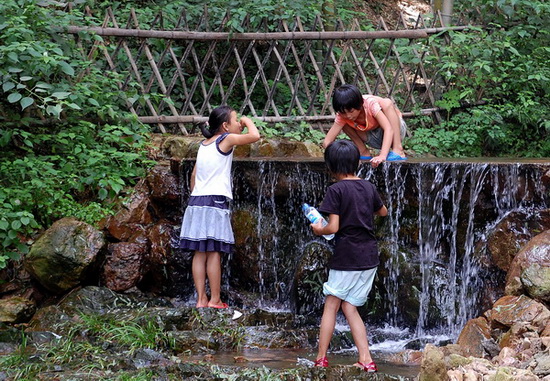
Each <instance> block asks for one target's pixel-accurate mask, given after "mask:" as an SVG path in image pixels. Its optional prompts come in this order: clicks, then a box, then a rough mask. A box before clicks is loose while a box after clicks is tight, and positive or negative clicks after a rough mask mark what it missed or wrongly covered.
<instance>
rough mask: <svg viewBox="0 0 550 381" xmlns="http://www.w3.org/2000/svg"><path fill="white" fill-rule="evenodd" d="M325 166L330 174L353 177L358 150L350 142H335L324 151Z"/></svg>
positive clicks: (357, 162)
mask: <svg viewBox="0 0 550 381" xmlns="http://www.w3.org/2000/svg"><path fill="white" fill-rule="evenodd" d="M325 164H326V165H327V168H328V170H329V171H330V172H331V173H332V174H341V175H355V173H357V168H358V167H359V149H358V148H357V147H356V146H355V144H353V142H351V141H350V140H335V141H334V142H332V143H330V144H329V146H328V147H327V149H326V150H325Z"/></svg>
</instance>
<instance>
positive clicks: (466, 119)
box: [409, 0, 550, 157]
mask: <svg viewBox="0 0 550 381" xmlns="http://www.w3.org/2000/svg"><path fill="white" fill-rule="evenodd" d="M464 6H465V7H466V9H465V10H463V11H462V12H463V13H467V12H468V11H471V10H473V9H475V10H480V11H481V13H480V16H478V14H477V13H473V12H472V14H467V17H469V18H470V20H471V23H472V24H474V25H480V24H484V26H485V27H486V28H484V29H481V28H477V29H474V31H473V32H472V31H468V32H456V31H454V32H449V37H450V41H451V43H450V44H445V43H443V40H442V39H440V37H432V38H431V39H432V40H433V41H434V42H440V43H441V44H442V45H441V56H442V57H445V59H444V60H442V62H441V63H439V64H438V65H439V70H440V72H441V73H442V74H443V76H444V77H445V80H447V81H449V82H451V83H452V84H453V89H452V90H451V91H449V92H447V93H446V94H444V95H443V97H442V99H441V100H440V101H439V102H438V106H439V107H442V108H443V109H444V110H447V111H448V114H447V120H446V121H445V122H443V123H442V124H440V125H439V126H437V127H436V128H435V129H433V130H424V129H417V130H415V131H414V138H413V140H412V141H411V142H410V144H409V146H410V147H411V148H413V149H414V150H416V151H417V152H419V153H423V152H432V153H433V152H435V153H437V154H440V155H448V156H528V157H545V156H546V157H547V156H550V150H549V148H550V145H549V144H548V140H549V138H550V129H549V121H548V109H549V108H550V96H549V95H550V67H549V66H548V62H549V61H550V47H549V46H548V41H549V40H550V3H548V2H547V1H541V0H476V1H475V2H474V3H473V4H472V3H469V4H468V5H466V4H464ZM432 62H433V63H435V61H432ZM479 101H484V102H486V103H487V105H486V106H481V107H476V108H473V109H469V110H467V111H461V110H459V109H458V108H459V107H460V106H461V105H463V104H465V103H468V104H473V103H476V102H479Z"/></svg>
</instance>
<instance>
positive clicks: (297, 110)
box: [68, 9, 467, 134]
mask: <svg viewBox="0 0 550 381" xmlns="http://www.w3.org/2000/svg"><path fill="white" fill-rule="evenodd" d="M87 16H89V17H91V16H92V15H91V13H90V11H89V9H88V10H87ZM228 17H229V15H226V17H225V19H224V20H223V21H222V23H221V27H220V28H218V29H217V30H214V31H212V30H210V28H209V20H208V12H207V10H205V12H204V14H203V16H202V17H201V18H200V19H198V20H196V21H195V23H194V24H192V25H191V24H190V22H189V21H188V17H187V16H186V14H185V11H183V12H182V13H181V16H180V18H179V21H178V22H177V24H176V25H175V28H173V30H165V29H164V27H163V25H162V20H163V17H162V14H159V15H157V17H156V18H155V19H154V20H153V21H152V22H150V23H149V24H148V25H147V27H142V26H141V25H140V22H139V21H138V17H137V16H136V13H135V11H133V10H131V11H130V12H129V16H128V19H127V20H126V22H125V24H124V25H123V26H121V24H120V23H119V21H118V20H117V19H116V17H115V15H114V13H113V11H112V10H107V12H106V14H105V17H104V18H103V22H102V24H101V26H93V24H88V26H72V27H70V28H69V29H68V33H72V34H74V35H75V38H77V41H78V43H79V44H80V45H81V47H82V49H83V51H84V52H85V54H86V55H87V58H88V59H91V60H94V61H96V64H98V65H101V66H102V67H103V68H104V69H105V70H110V71H112V72H115V73H118V74H120V75H121V76H122V77H121V78H122V79H121V80H120V83H119V85H120V88H121V89H128V88H129V87H131V86H133V87H137V90H138V93H139V94H140V96H141V98H142V99H141V101H140V102H133V101H132V100H128V101H127V104H128V108H129V109H130V110H131V111H132V112H133V113H135V114H136V115H137V116H138V117H139V119H140V120H141V121H143V122H145V123H150V124H156V125H158V128H159V130H160V131H161V132H166V131H167V127H168V126H178V127H179V131H181V133H183V134H188V133H189V132H190V131H192V126H193V123H196V122H199V121H203V120H206V119H207V115H208V114H209V112H210V111H211V110H212V109H213V108H214V107H216V106H217V105H220V104H229V105H231V106H232V107H234V108H236V109H237V110H238V111H239V112H240V113H243V114H246V115H249V116H252V117H256V118H258V119H261V120H264V121H266V122H288V121H292V120H295V121H302V120H304V121H308V122H310V123H312V124H313V125H317V126H320V127H323V126H326V125H327V124H328V123H330V121H332V120H333V118H334V110H333V109H332V105H331V97H332V92H333V90H334V89H335V87H337V86H338V85H340V84H343V83H352V84H355V85H357V86H358V87H359V88H360V89H361V90H362V91H363V92H365V93H371V94H377V95H380V96H384V97H391V98H392V99H394V101H395V102H396V104H397V106H398V107H399V108H400V109H401V110H402V111H403V112H404V115H405V117H410V116H413V115H419V114H428V115H431V116H432V122H434V123H437V122H438V121H439V120H440V115H439V110H438V108H437V107H436V100H437V99H438V98H439V97H440V95H441V94H442V93H444V92H445V91H446V90H447V89H448V87H449V84H448V83H447V82H446V81H445V79H444V78H443V77H442V76H441V75H440V74H439V73H438V71H437V70H436V69H435V66H434V65H432V64H431V63H433V62H434V60H435V61H438V60H439V59H440V57H439V55H438V50H437V48H436V45H435V44H434V45H433V46H430V39H429V38H428V37H430V36H432V35H436V34H440V35H441V36H442V38H444V37H445V33H443V32H444V31H445V30H449V28H443V27H442V22H441V18H440V17H435V18H433V19H432V20H430V21H426V20H425V18H424V17H422V16H418V18H417V19H416V20H414V22H412V24H411V21H410V20H406V19H405V17H404V16H403V15H402V16H401V18H400V20H399V22H398V23H397V28H396V29H395V30H390V29H389V28H388V27H387V26H386V23H385V22H384V20H383V19H380V22H379V24H378V26H377V28H376V30H372V31H363V30H361V28H360V26H359V22H358V21H353V22H352V23H351V25H348V26H344V25H342V23H341V22H340V23H338V25H337V26H336V27H335V28H331V29H333V30H330V31H327V30H326V28H325V25H324V23H323V21H322V20H321V18H320V17H317V18H316V19H315V21H314V22H313V24H312V25H310V26H309V27H307V28H306V26H304V25H303V24H302V21H301V20H300V19H299V18H296V19H295V20H294V22H293V23H292V24H291V25H289V24H288V23H285V22H281V23H280V24H279V25H278V26H277V28H276V29H277V30H276V31H273V26H270V27H271V30H270V31H269V32H261V31H255V32H245V33H230V32H227V30H224V29H227V28H225V25H226V22H227V20H228ZM83 25H86V24H83ZM247 25H248V22H247V21H245V23H243V25H242V28H243V29H244V30H246V29H247ZM466 28H467V27H454V28H451V29H459V30H463V29H466ZM82 31H92V32H94V33H96V34H97V35H100V36H101V37H102V38H101V39H81V38H79V37H78V36H79V33H80V32H82ZM423 123H424V122H423Z"/></svg>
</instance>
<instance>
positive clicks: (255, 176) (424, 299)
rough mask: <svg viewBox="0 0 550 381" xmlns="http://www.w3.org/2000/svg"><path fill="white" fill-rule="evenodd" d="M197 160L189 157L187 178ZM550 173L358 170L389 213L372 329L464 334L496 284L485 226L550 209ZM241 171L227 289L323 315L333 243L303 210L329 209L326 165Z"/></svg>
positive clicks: (450, 167) (381, 225) (248, 163)
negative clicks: (549, 184) (547, 176)
mask: <svg viewBox="0 0 550 381" xmlns="http://www.w3.org/2000/svg"><path fill="white" fill-rule="evenodd" d="M191 164H192V162H191V161H189V162H183V167H184V168H187V169H186V170H185V171H187V173H189V172H190V170H191V168H192V165H191ZM549 167H550V163H542V164H541V163H538V164H525V163H521V164H518V163H490V164H489V163H468V162H425V163H412V162H399V163H385V164H384V165H382V166H380V167H379V168H377V169H373V168H371V167H370V165H368V164H367V163H365V164H362V165H361V167H360V171H359V172H358V175H359V176H360V177H362V178H365V179H368V180H370V181H371V182H373V183H374V184H375V185H376V187H377V189H378V190H379V193H380V194H381V196H382V199H383V200H384V202H385V204H386V206H387V207H388V212H389V213H388V216H387V217H385V218H378V217H377V220H376V221H377V236H378V237H379V239H380V242H379V246H380V252H381V261H382V262H381V265H380V267H379V273H378V279H377V281H376V282H375V287H374V288H373V291H372V293H371V295H370V296H369V304H368V305H367V308H368V309H369V312H368V316H367V321H368V324H373V325H379V326H384V325H385V326H393V327H396V329H398V330H401V329H403V328H405V327H406V329H407V330H410V332H411V334H412V335H413V336H415V337H426V336H429V335H444V336H447V337H449V338H450V339H456V337H457V335H458V333H459V332H460V330H461V329H462V327H463V326H464V324H465V323H466V322H467V320H468V319H470V318H472V317H474V316H478V315H479V314H480V313H481V312H482V308H483V307H484V306H483V305H482V291H483V290H484V289H485V288H486V287H487V282H490V281H491V279H488V278H490V277H489V276H488V275H487V274H488V273H487V269H486V268H484V267H483V263H482V260H481V259H482V257H483V255H484V253H483V252H482V250H481V249H479V247H480V246H483V245H482V243H483V242H484V241H485V240H486V234H487V229H490V228H491V227H493V226H495V224H496V223H498V222H499V221H500V220H501V219H502V218H504V217H505V216H506V215H507V214H509V213H510V212H512V211H517V210H522V211H527V212H528V213H538V211H539V210H544V209H547V208H548V203H549V199H550V196H549V194H548V191H547V190H546V188H545V186H544V185H543V184H542V181H541V179H542V176H543V174H544V172H545V171H548V168H549ZM233 168H234V176H233V177H234V197H235V199H234V202H233V212H234V214H236V213H239V212H241V215H240V217H239V218H240V219H239V221H238V222H236V223H237V224H241V225H242V226H235V227H234V229H235V230H236V232H239V234H241V237H240V238H241V239H240V241H239V242H241V244H239V245H237V247H236V254H234V257H233V258H231V259H230V260H229V262H230V263H231V266H230V267H231V268H228V269H227V271H226V270H225V269H224V277H230V280H227V279H226V281H225V282H224V285H227V287H228V288H231V289H232V290H233V291H235V292H236V293H239V292H243V293H244V292H247V293H248V292H252V293H255V294H257V295H258V299H259V302H258V304H259V305H260V306H261V307H264V308H269V307H270V306H277V308H282V309H290V310H292V309H293V308H294V306H299V308H300V311H301V313H306V314H312V316H320V307H321V306H320V305H321V302H322V300H323V298H322V295H321V294H320V286H321V283H322V281H323V280H324V279H322V276H321V275H320V274H323V273H322V271H321V270H323V269H324V266H326V262H324V261H326V255H330V252H331V245H332V244H333V243H332V242H327V241H325V240H324V239H323V238H321V237H316V236H314V235H313V234H312V232H311V229H310V227H309V222H308V221H307V220H306V218H305V217H304V216H303V215H302V211H301V205H302V203H304V202H307V203H309V204H311V205H314V206H319V204H320V203H321V201H322V199H323V197H324V195H325V193H326V189H327V187H328V186H329V185H330V184H331V182H332V181H333V180H331V178H330V177H329V175H328V173H327V171H326V168H325V165H324V163H323V162H322V161H320V160H306V161H292V160H279V161H263V160H236V161H235V162H234V165H233ZM185 171H184V172H185ZM183 177H185V175H183ZM248 226H251V228H247V227H248ZM308 256H310V257H312V258H309V257H308ZM309 259H311V260H309ZM305 277H309V278H307V279H305ZM314 283H315V284H314ZM308 287H309V288H308ZM241 290H242V291H241ZM304 295H306V296H304ZM310 296H311V297H310ZM300 298H302V299H301V300H299V301H300V302H301V304H300V303H296V299H300ZM304 298H307V300H306V299H304ZM371 299H372V301H371Z"/></svg>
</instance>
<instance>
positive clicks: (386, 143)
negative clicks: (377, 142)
mask: <svg viewBox="0 0 550 381" xmlns="http://www.w3.org/2000/svg"><path fill="white" fill-rule="evenodd" d="M375 118H376V120H377V121H378V123H379V124H380V128H381V129H383V130H384V138H383V139H382V147H381V148H380V152H379V154H378V156H375V157H373V158H372V160H371V163H372V164H374V165H378V164H380V163H382V162H383V161H385V160H386V158H387V157H388V153H390V147H391V145H392V142H393V129H392V126H391V123H390V121H389V119H388V118H387V117H386V114H384V111H379V112H378V113H377V114H376V115H375Z"/></svg>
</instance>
